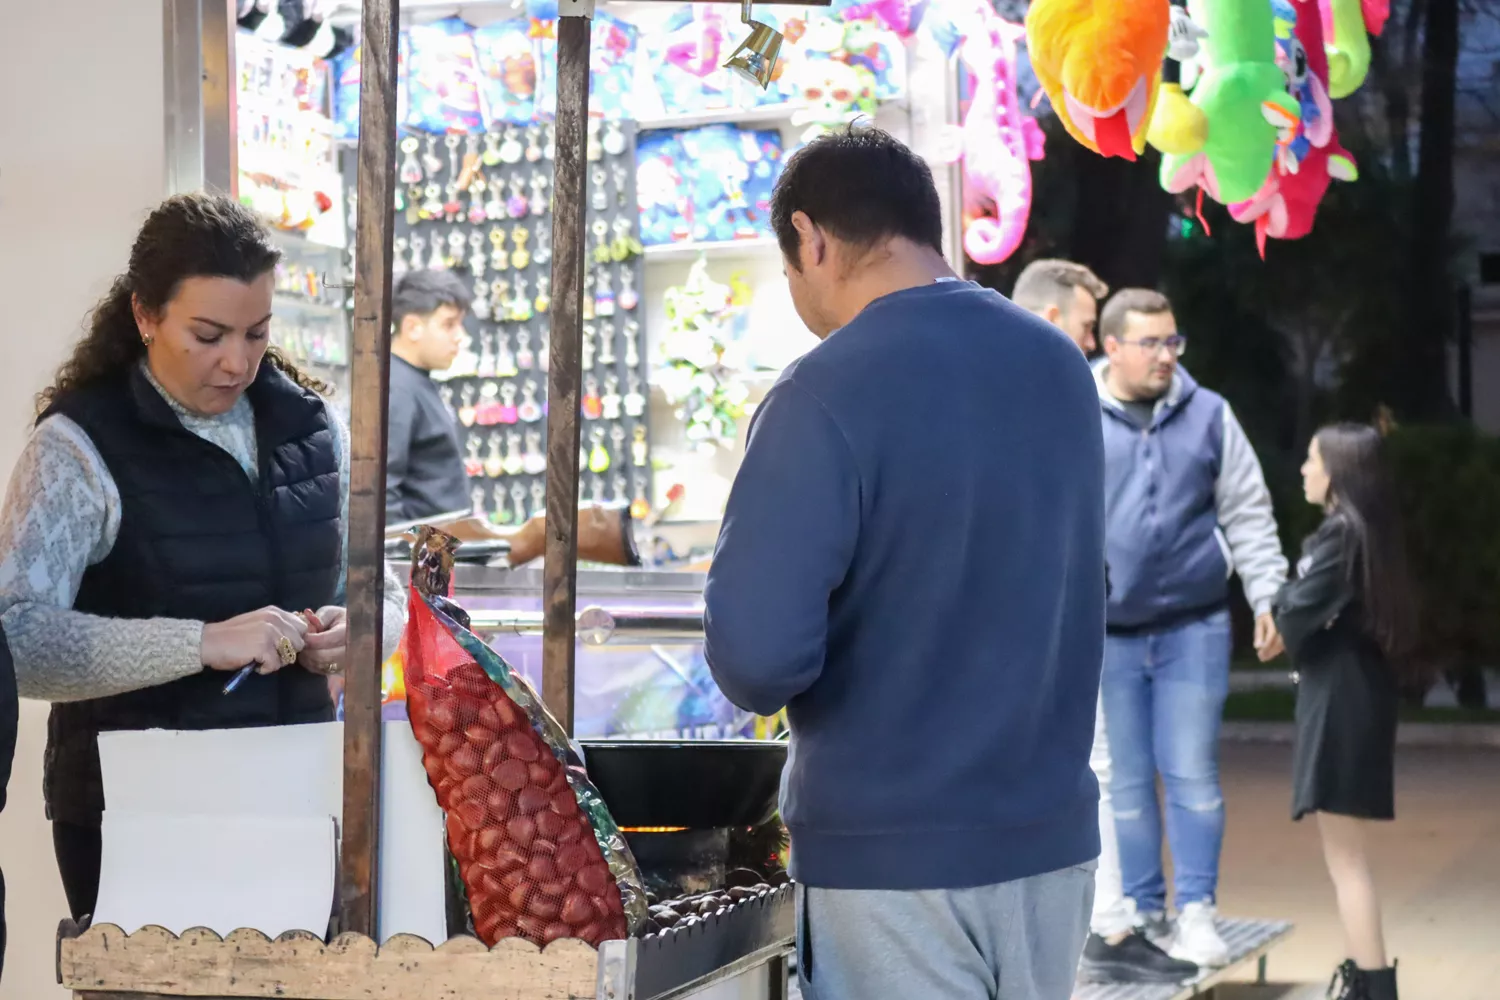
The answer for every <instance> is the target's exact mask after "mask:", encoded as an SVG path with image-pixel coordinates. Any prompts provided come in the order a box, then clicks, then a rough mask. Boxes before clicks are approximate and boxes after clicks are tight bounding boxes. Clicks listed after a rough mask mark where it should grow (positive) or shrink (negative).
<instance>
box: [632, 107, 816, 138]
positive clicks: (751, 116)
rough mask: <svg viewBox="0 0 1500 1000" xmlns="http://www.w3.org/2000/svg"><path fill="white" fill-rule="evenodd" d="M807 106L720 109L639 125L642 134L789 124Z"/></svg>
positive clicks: (674, 116)
mask: <svg viewBox="0 0 1500 1000" xmlns="http://www.w3.org/2000/svg"><path fill="white" fill-rule="evenodd" d="M804 107H805V105H803V104H800V103H795V104H766V105H762V106H760V107H754V108H719V109H717V110H714V111H699V112H694V113H692V114H679V115H666V116H664V117H661V118H643V119H641V121H640V123H639V127H640V129H641V131H642V132H644V131H646V130H647V129H663V128H695V127H697V126H699V125H720V124H730V125H767V124H777V123H780V122H787V121H790V120H791V117H792V115H794V114H796V113H797V112H798V111H801V110H803V108H804Z"/></svg>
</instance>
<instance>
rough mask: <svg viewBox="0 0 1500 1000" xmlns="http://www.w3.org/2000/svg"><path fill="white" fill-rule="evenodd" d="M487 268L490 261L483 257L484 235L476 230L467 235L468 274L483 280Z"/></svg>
mask: <svg viewBox="0 0 1500 1000" xmlns="http://www.w3.org/2000/svg"><path fill="white" fill-rule="evenodd" d="M489 266H490V260H489V258H488V257H486V256H485V255H484V234H483V233H481V232H480V231H479V230H477V229H476V230H474V231H473V232H472V233H470V234H469V273H470V274H472V275H474V277H475V278H483V277H484V272H485V271H486V270H487V269H488V268H489Z"/></svg>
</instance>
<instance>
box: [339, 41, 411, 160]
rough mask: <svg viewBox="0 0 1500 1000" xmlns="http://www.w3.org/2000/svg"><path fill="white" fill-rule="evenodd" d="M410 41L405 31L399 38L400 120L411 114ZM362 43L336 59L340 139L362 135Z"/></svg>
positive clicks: (397, 65) (397, 99) (398, 104)
mask: <svg viewBox="0 0 1500 1000" xmlns="http://www.w3.org/2000/svg"><path fill="white" fill-rule="evenodd" d="M409 47H410V40H409V39H408V38H407V35H406V32H405V31H403V32H401V34H400V35H399V36H398V37H397V40H396V120H397V121H405V120H406V115H407V105H408V100H407V81H406V77H407V67H408V66H409V65H410V60H409V59H408V58H407V55H408V49H409ZM360 51H361V46H358V45H356V46H352V47H351V48H349V49H346V50H345V51H344V52H342V53H340V54H339V55H338V56H336V57H335V58H334V60H333V127H334V135H335V136H336V137H337V138H339V139H358V138H359V56H360Z"/></svg>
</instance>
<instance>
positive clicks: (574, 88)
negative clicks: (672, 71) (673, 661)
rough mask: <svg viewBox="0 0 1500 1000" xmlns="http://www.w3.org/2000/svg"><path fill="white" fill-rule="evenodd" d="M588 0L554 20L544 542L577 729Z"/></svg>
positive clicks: (552, 638)
mask: <svg viewBox="0 0 1500 1000" xmlns="http://www.w3.org/2000/svg"><path fill="white" fill-rule="evenodd" d="M593 6H594V5H593V2H592V0H584V2H583V3H578V2H573V0H563V3H562V4H561V6H560V8H559V13H560V14H561V16H560V17H559V18H558V23H557V139H556V152H555V154H554V159H553V171H554V179H553V195H554V198H553V208H552V332H551V337H550V340H549V342H548V351H549V353H550V354H551V362H550V365H549V367H548V370H547V526H546V530H547V548H546V558H545V561H544V563H543V565H542V616H543V629H544V631H543V634H542V700H543V701H545V702H546V703H547V708H548V709H549V710H550V711H551V712H552V714H553V715H554V716H555V717H556V718H557V719H558V720H559V721H560V722H561V723H562V724H563V726H564V727H565V728H566V729H567V731H568V733H569V735H571V734H572V732H573V670H574V657H575V648H574V633H575V630H576V624H577V623H576V618H575V615H576V613H577V604H578V472H579V469H578V465H579V456H578V404H579V398H578V391H579V378H580V369H581V367H582V351H583V312H582V308H583V267H584V254H585V248H586V246H587V243H586V238H585V234H584V226H585V224H586V221H587V219H586V205H585V203H584V198H585V195H586V187H585V185H586V178H585V174H586V167H587V156H586V154H587V143H588V131H587V123H588V114H589V36H590V34H591V31H590V29H591V23H590V19H591V18H592V17H593Z"/></svg>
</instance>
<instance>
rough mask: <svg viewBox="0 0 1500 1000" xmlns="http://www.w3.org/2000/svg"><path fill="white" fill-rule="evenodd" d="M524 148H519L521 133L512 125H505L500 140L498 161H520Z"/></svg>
mask: <svg viewBox="0 0 1500 1000" xmlns="http://www.w3.org/2000/svg"><path fill="white" fill-rule="evenodd" d="M524 153H525V150H523V149H522V148H521V134H520V133H519V132H517V131H516V128H515V126H514V125H507V126H506V128H505V138H504V139H502V140H501V142H500V162H501V163H520V162H521V157H522V156H523V155H524Z"/></svg>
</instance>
